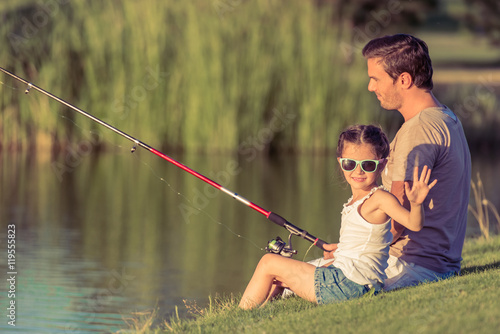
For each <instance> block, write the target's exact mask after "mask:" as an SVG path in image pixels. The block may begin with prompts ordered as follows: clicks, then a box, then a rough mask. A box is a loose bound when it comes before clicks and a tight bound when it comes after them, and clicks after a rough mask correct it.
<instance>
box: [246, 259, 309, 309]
mask: <svg viewBox="0 0 500 334" xmlns="http://www.w3.org/2000/svg"><path fill="white" fill-rule="evenodd" d="M315 268H316V267H315V266H313V265H311V264H309V263H306V262H302V261H297V260H293V259H290V258H286V257H283V256H280V255H277V254H266V255H264V256H263V257H262V259H261V260H260V261H259V264H258V265H257V268H256V269H255V272H254V274H253V276H252V279H251V280H250V283H248V286H247V288H246V290H245V292H244V293H243V297H242V298H241V302H240V307H241V308H244V309H250V308H254V307H257V306H259V305H261V304H262V303H263V302H264V301H266V300H267V299H268V297H269V296H270V293H271V288H272V285H273V281H274V280H275V279H276V280H277V281H280V282H282V283H284V284H285V285H287V286H288V287H290V289H291V290H293V291H294V292H295V293H296V294H297V295H299V296H300V297H302V298H304V299H306V300H309V301H311V302H316V295H315V294H314V270H315Z"/></svg>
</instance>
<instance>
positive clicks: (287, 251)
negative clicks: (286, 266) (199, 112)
mask: <svg viewBox="0 0 500 334" xmlns="http://www.w3.org/2000/svg"><path fill="white" fill-rule="evenodd" d="M0 71H2V72H3V73H5V74H7V75H9V76H11V77H12V78H14V79H16V80H18V81H20V82H22V83H24V84H25V85H27V87H26V90H25V91H24V92H25V93H26V94H28V93H29V92H30V90H31V89H35V90H37V91H38V92H40V93H42V94H44V95H46V96H48V97H49V98H51V99H54V100H56V101H57V102H59V103H61V104H63V105H65V106H66V107H68V108H70V109H72V110H74V111H76V112H78V113H79V114H81V115H83V116H85V117H88V118H90V119H91V120H93V121H94V122H96V123H99V124H100V125H102V126H104V127H106V128H108V129H109V130H111V131H113V132H115V133H117V134H119V135H120V136H123V137H125V138H127V139H128V140H130V141H131V142H133V143H134V144H135V145H137V146H140V147H142V148H144V149H146V150H148V151H149V152H151V153H153V154H155V155H157V156H159V157H160V158H162V159H164V160H167V161H168V162H170V163H171V164H173V165H175V166H177V167H179V168H181V169H182V170H184V171H186V172H188V173H189V174H191V175H194V176H196V177H197V178H199V179H200V180H202V181H204V182H206V183H208V184H209V185H211V186H213V187H214V188H217V189H219V190H220V191H222V192H223V193H225V194H227V195H229V196H231V197H232V198H234V199H236V200H238V201H239V202H241V203H243V204H245V205H246V206H248V207H250V208H252V209H254V210H255V211H257V212H259V213H261V214H263V215H264V216H266V218H267V219H269V220H270V221H272V222H273V223H275V224H277V225H279V226H281V227H284V228H285V229H287V230H288V232H290V236H289V237H288V245H287V244H286V243H285V242H284V241H283V240H282V239H281V238H280V237H277V238H276V239H273V240H271V241H269V242H268V246H267V247H266V251H268V252H270V253H276V254H281V255H283V256H287V257H291V256H293V254H296V253H297V251H296V250H294V249H293V248H292V240H291V237H292V235H296V236H299V237H301V238H303V239H305V240H307V241H309V242H312V243H313V245H315V246H317V247H319V248H320V249H322V250H323V251H325V249H324V248H323V245H324V244H326V242H325V241H323V240H321V239H319V238H316V237H314V236H312V235H311V234H309V233H308V232H307V231H305V230H303V229H301V228H299V227H297V226H295V225H293V224H291V223H290V222H288V221H287V220H286V219H285V218H283V217H281V216H280V215H278V214H276V213H274V212H271V211H267V210H265V209H263V208H262V207H260V206H258V205H257V204H254V203H252V202H250V201H249V200H247V199H245V198H243V197H241V196H240V195H238V194H237V193H235V192H232V191H230V190H229V189H226V188H224V187H223V186H221V185H220V184H218V183H217V182H215V181H213V180H211V179H209V178H208V177H206V176H204V175H202V174H200V173H198V172H196V171H195V170H193V169H191V168H189V167H187V166H186V165H183V164H182V163H180V162H178V161H176V160H174V159H172V158H171V157H169V156H168V155H166V154H164V153H162V152H160V151H158V150H156V149H155V148H153V147H151V146H149V145H147V144H145V143H143V142H142V141H140V140H138V139H136V138H134V137H132V136H130V135H128V134H126V133H125V132H123V131H121V130H119V129H117V128H115V127H114V126H111V125H109V124H108V123H106V122H104V121H102V120H100V119H99V118H97V117H95V116H93V115H91V114H89V113H87V112H85V111H83V110H82V109H80V108H77V107H75V106H74V105H72V104H70V103H68V102H66V101H64V100H63V99H61V98H59V97H57V96H55V95H53V94H51V93H49V92H47V91H46V90H44V89H42V88H40V87H38V86H36V85H34V84H32V83H30V82H29V81H27V80H25V79H23V78H21V77H18V76H17V75H15V74H14V73H12V72H9V71H7V70H6V69H4V68H2V67H0ZM135 149H136V146H134V147H133V148H132V152H134V151H135Z"/></svg>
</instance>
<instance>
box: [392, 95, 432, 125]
mask: <svg viewBox="0 0 500 334" xmlns="http://www.w3.org/2000/svg"><path fill="white" fill-rule="evenodd" d="M436 107H442V104H441V103H439V101H438V100H437V99H436V98H435V97H434V94H432V92H431V91H424V90H420V89H419V90H417V91H415V92H414V93H413V94H409V95H408V96H407V98H406V99H405V101H404V103H403V105H402V106H401V108H400V109H399V110H398V111H399V112H400V113H401V115H403V117H404V119H405V122H406V121H408V120H410V119H412V118H413V117H415V116H416V115H418V114H419V113H420V112H421V111H422V110H424V109H427V108H436Z"/></svg>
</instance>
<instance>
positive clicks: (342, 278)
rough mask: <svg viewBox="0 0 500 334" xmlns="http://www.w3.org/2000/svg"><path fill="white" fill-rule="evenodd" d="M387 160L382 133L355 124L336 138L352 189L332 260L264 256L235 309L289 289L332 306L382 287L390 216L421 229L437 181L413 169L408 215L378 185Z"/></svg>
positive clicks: (257, 303) (426, 171)
mask: <svg viewBox="0 0 500 334" xmlns="http://www.w3.org/2000/svg"><path fill="white" fill-rule="evenodd" d="M388 155H389V141H388V140H387V137H386V135H385V134H384V133H383V132H382V129H381V128H380V127H377V126H373V125H357V126H352V127H349V128H348V129H346V130H345V131H344V132H342V134H341V135H340V138H339V142H338V146H337V160H338V162H339V164H340V167H341V168H342V170H343V173H344V177H345V179H346V181H347V183H349V185H350V186H351V190H352V197H351V198H350V199H349V200H348V201H347V203H346V204H344V209H343V210H342V223H341V228H340V239H339V243H338V244H327V245H324V248H325V249H327V250H328V252H325V256H326V255H327V254H329V253H330V252H333V251H334V260H333V261H332V262H331V263H329V264H327V265H325V266H323V267H316V266H314V265H313V264H310V263H306V262H302V261H298V260H294V259H291V258H286V257H283V256H280V255H277V254H265V255H264V256H263V257H262V259H261V260H260V262H259V264H258V265H257V268H256V269H255V272H254V274H253V276H252V279H251V280H250V283H248V286H247V288H246V290H245V292H244V293H243V297H242V298H241V301H240V304H239V306H240V307H241V308H243V309H251V308H254V307H258V306H260V305H263V304H265V302H267V301H268V300H270V299H271V298H273V297H274V296H276V295H277V294H279V293H280V292H281V291H282V290H283V288H289V289H290V290H292V291H293V292H295V293H296V294H297V295H299V296H300V297H302V298H304V299H306V300H309V301H311V302H315V303H318V304H327V303H333V302H337V301H341V300H347V299H351V298H356V297H360V296H362V295H364V294H365V293H367V292H368V291H369V290H370V289H372V288H374V290H375V291H378V290H380V289H381V287H382V286H383V282H384V279H385V278H386V276H385V273H384V271H385V268H386V267H387V259H388V257H389V255H388V252H389V245H390V243H391V241H392V234H391V232H390V228H391V224H390V219H391V217H392V218H393V219H394V220H395V221H397V222H398V223H400V224H402V225H404V226H405V227H406V228H408V229H410V230H412V231H419V230H420V229H422V226H423V223H424V212H423V207H422V203H423V201H424V199H425V198H426V196H427V194H428V193H429V190H430V189H431V188H432V187H434V185H435V184H436V182H437V180H434V181H433V182H432V183H430V184H429V179H430V174H431V170H430V169H428V168H427V166H424V168H423V169H422V173H421V175H420V178H419V177H418V167H415V170H414V174H413V180H414V181H413V182H412V183H413V184H412V185H410V184H409V183H405V192H406V195H407V197H408V200H409V201H410V203H411V211H408V210H406V209H405V208H404V207H402V206H401V205H400V203H399V201H398V200H397V199H396V197H394V196H393V195H392V194H391V193H389V192H388V191H386V189H383V186H378V185H377V180H378V178H379V176H380V174H381V172H382V170H383V169H384V167H385V164H386V158H387V156H388Z"/></svg>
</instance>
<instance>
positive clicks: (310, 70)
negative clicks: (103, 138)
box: [0, 0, 377, 151]
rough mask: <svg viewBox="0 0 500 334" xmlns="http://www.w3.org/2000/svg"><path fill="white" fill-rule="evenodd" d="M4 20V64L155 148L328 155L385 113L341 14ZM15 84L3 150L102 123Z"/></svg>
mask: <svg viewBox="0 0 500 334" xmlns="http://www.w3.org/2000/svg"><path fill="white" fill-rule="evenodd" d="M6 13H7V14H6V22H5V24H4V25H3V26H2V27H1V28H0V29H1V30H2V35H3V36H5V39H4V44H5V45H7V46H8V47H5V48H3V49H2V50H1V51H0V59H1V61H0V62H1V64H2V66H3V67H5V68H8V69H10V70H12V71H14V72H15V73H16V74H18V75H20V76H22V77H25V78H26V79H27V80H28V81H31V82H33V83H34V84H36V85H37V86H39V87H42V88H44V89H46V90H48V91H50V92H52V93H53V94H55V95H57V96H59V97H61V98H63V99H64V100H66V101H68V102H70V103H72V104H74V105H76V106H78V107H79V108H81V109H83V110H86V111H87V112H89V113H91V114H93V115H95V116H96V117H98V118H102V119H104V120H105V121H107V122H109V123H110V124H113V125H114V126H116V127H118V128H121V129H123V130H124V131H125V132H127V133H130V134H132V135H133V136H135V137H138V138H141V139H142V138H145V140H146V141H147V142H148V143H152V144H154V145H162V146H163V147H171V148H182V149H185V150H187V151H214V150H218V151H227V150H233V151H234V150H244V149H249V148H253V149H255V148H258V150H260V151H266V150H267V151H269V150H274V149H279V150H300V151H311V150H312V151H324V150H327V149H332V148H334V147H335V145H336V137H337V135H338V132H339V131H340V129H341V128H343V127H345V126H346V125H347V124H350V123H353V122H368V121H370V120H373V119H376V118H377V117H376V116H377V113H375V114H374V113H373V112H372V111H371V110H370V109H372V104H371V102H372V101H373V98H372V96H370V94H368V93H366V78H365V74H364V71H365V70H364V62H358V63H357V64H355V65H350V66H348V65H347V59H346V58H345V57H344V54H343V53H342V51H341V49H340V48H339V45H340V40H338V34H337V32H338V30H337V28H336V27H335V25H333V24H332V22H331V16H332V13H331V11H330V10H329V8H321V10H318V8H317V7H316V6H314V4H313V3H312V2H308V1H294V2H290V3H287V4H286V5H285V4H284V3H283V2H273V1H267V0H259V1H251V2H232V3H231V4H228V3H226V2H221V1H214V2H213V3H207V2H205V1H182V2H181V1H175V2H164V1H159V0H155V1H150V2H148V4H147V6H146V5H144V3H143V2H141V1H124V2H121V1H106V2H102V1H81V0H80V1H72V2H64V3H61V4H60V5H55V7H54V8H53V9H52V10H51V11H50V12H48V11H47V10H45V9H44V8H43V7H42V6H41V5H38V4H33V5H26V6H22V7H18V8H16V9H12V8H10V9H9V11H7V12H6ZM43 13H45V16H44V15H42V14H43ZM37 18H38V20H37ZM40 18H44V20H42V19H40ZM358 78H359V79H358ZM4 82H5V81H4ZM6 83H7V82H6ZM8 84H9V85H10V86H7V85H5V86H4V87H2V108H3V109H4V110H6V112H4V113H2V125H1V136H2V138H1V140H2V142H3V143H4V145H8V143H11V144H13V145H17V144H18V143H21V144H23V145H26V144H28V143H32V142H34V141H36V140H37V138H39V137H40V136H43V137H46V138H49V139H48V142H49V143H50V142H62V143H63V144H64V143H65V142H66V141H78V140H79V138H73V135H74V134H73V132H74V131H72V129H73V128H74V126H75V124H74V123H76V124H77V126H80V127H83V128H87V129H91V128H93V125H90V124H91V121H88V120H85V119H82V116H79V115H71V112H68V111H67V110H63V109H62V107H61V106H59V105H57V103H55V102H53V101H47V99H46V98H45V97H43V96H39V95H35V94H36V93H35V94H34V93H30V95H29V98H25V96H23V94H20V93H21V92H22V91H23V89H24V88H23V87H19V85H18V84H17V83H14V82H8ZM9 87H17V89H15V90H9V89H8V88H9ZM362 92H363V94H362ZM49 110H52V111H53V112H50V111H49ZM61 115H64V116H65V117H67V118H69V119H70V121H67V120H66V119H63V120H61ZM118 140H120V141H121V140H122V139H113V141H118Z"/></svg>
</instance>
